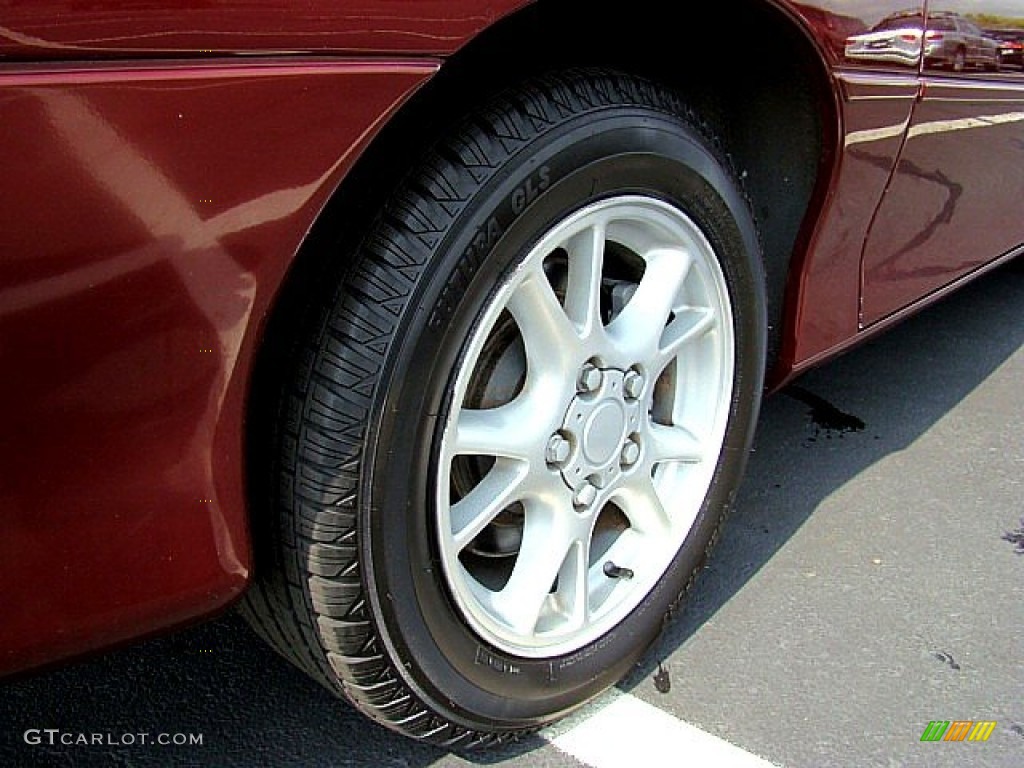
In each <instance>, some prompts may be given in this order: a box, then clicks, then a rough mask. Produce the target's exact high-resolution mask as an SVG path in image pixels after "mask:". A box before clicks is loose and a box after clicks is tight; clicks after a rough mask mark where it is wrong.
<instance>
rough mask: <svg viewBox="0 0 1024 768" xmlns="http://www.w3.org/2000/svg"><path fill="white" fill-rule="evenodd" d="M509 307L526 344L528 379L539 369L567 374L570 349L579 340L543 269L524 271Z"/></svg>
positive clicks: (559, 375) (538, 373)
mask: <svg viewBox="0 0 1024 768" xmlns="http://www.w3.org/2000/svg"><path fill="white" fill-rule="evenodd" d="M508 310H509V312H511V313H512V317H513V318H515V321H516V325H518V326H519V332H520V334H522V337H523V342H524V344H525V345H526V361H527V374H526V375H527V380H528V381H529V380H530V379H536V378H537V377H538V376H539V375H540V373H541V372H543V373H544V374H554V375H556V376H558V377H564V376H565V375H567V374H568V372H569V369H570V365H571V361H570V357H571V352H572V351H573V350H575V348H576V347H577V346H578V345H579V341H580V339H579V336H578V335H577V334H576V331H575V329H574V328H573V325H572V323H571V322H570V321H569V317H568V316H567V315H566V314H565V310H564V309H563V308H562V305H561V304H560V303H559V301H558V297H557V296H556V295H555V292H554V290H552V288H551V283H549V282H548V279H547V277H546V276H545V275H544V273H543V271H541V270H540V269H539V268H538V269H534V270H531V271H530V272H529V273H528V274H527V276H526V278H525V279H524V280H523V282H522V283H521V284H520V285H519V286H518V287H517V288H516V290H515V291H514V292H513V294H512V296H511V298H510V299H509V302H508Z"/></svg>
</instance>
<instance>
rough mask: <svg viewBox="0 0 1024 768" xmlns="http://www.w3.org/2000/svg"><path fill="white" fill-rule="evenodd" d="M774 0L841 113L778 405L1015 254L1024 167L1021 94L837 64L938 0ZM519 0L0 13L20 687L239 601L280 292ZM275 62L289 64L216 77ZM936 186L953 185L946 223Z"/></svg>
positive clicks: (789, 316)
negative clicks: (830, 365) (37, 670)
mask: <svg viewBox="0 0 1024 768" xmlns="http://www.w3.org/2000/svg"><path fill="white" fill-rule="evenodd" d="M554 1H556V2H557V1H558V0H554ZM765 1H766V2H771V3H772V5H773V6H775V7H776V8H777V9H778V10H779V11H780V12H781V13H783V14H785V16H786V18H787V19H788V21H789V23H791V24H793V25H795V26H796V27H798V28H799V29H801V30H802V31H803V33H804V34H805V35H806V38H807V40H808V41H809V42H810V44H811V46H812V47H813V49H814V50H815V51H816V54H817V56H818V58H819V59H820V67H821V73H822V75H823V77H824V79H825V81H826V82H827V84H828V86H829V88H830V89H831V94H832V97H831V101H830V102H829V103H827V104H824V105H823V106H822V119H823V121H824V123H825V125H824V128H825V136H824V142H825V145H824V148H823V157H822V163H821V168H820V178H819V182H818V186H817V189H816V191H815V194H814V197H813V200H812V205H811V208H810V210H809V211H808V213H807V216H806V218H805V221H804V225H803V229H802V231H801V234H800V237H799V241H798V247H797V249H796V251H795V252H794V254H793V257H792V260H791V271H790V276H789V283H788V289H787V291H788V292H787V301H786V308H785V312H786V325H785V329H784V332H783V346H782V352H781V356H780V358H779V360H778V361H776V365H775V370H774V373H773V377H772V385H773V386H779V385H781V383H783V382H784V381H786V380H787V379H788V378H790V377H791V376H793V375H794V374H795V373H797V372H799V371H801V370H804V369H806V368H807V367H809V366H811V365H813V364H815V363H817V362H820V361H822V360H825V359H827V358H828V357H830V356H832V355H835V354H837V353H838V352H839V351H841V350H842V349H844V348H846V347H847V346H849V345H851V344H853V343H857V342H858V341H860V340H861V339H863V338H865V337H866V335H867V334H868V333H870V332H872V331H874V330H878V329H881V328H883V327H885V326H886V325H887V324H888V323H891V322H893V321H894V319H895V318H898V317H900V316H902V314H904V313H907V312H909V311H913V310H914V309H915V308H916V307H919V306H921V305H923V303H924V302H927V301H929V300H932V299H934V298H936V297H938V296H940V295H942V293H943V291H945V290H948V289H949V286H950V285H951V283H950V281H953V280H957V279H961V280H962V279H966V278H968V277H969V276H970V275H972V274H975V273H976V272H977V271H979V270H981V269H984V268H987V267H988V266H990V265H991V264H992V263H994V262H993V261H992V260H993V259H994V258H996V257H998V256H1000V254H1007V253H1010V252H1013V250H1014V249H1017V248H1018V247H1019V246H1020V244H1021V243H1022V242H1024V228H1022V224H1021V222H1022V221H1024V217H1021V216H1020V215H1019V200H1020V199H1022V195H1021V193H1022V192H1024V188H1022V185H1024V177H1022V176H1021V174H1020V173H1019V170H1018V172H1017V174H1016V175H1008V174H1005V173H1003V174H1001V173H1000V172H999V170H998V169H999V168H1000V167H1003V166H1005V165H1006V162H1001V160H1000V158H1006V157H1011V158H1013V160H1012V161H1009V162H1013V163H1015V165H1013V166H1012V167H1014V168H1017V169H1019V168H1020V167H1021V164H1022V161H1021V156H1022V153H1024V135H1022V134H1021V126H1022V125H1024V122H1020V121H1017V120H1015V119H1011V118H1014V116H1015V115H1016V114H1017V113H1018V112H1024V106H1022V104H1021V93H1022V88H1024V73H1007V72H1003V73H997V76H994V77H990V76H984V75H982V74H980V73H970V74H963V73H952V72H937V71H931V70H929V71H925V70H923V68H922V61H921V57H917V58H914V57H911V58H910V59H909V60H907V59H906V58H905V57H904V58H903V59H897V57H890V56H888V55H887V52H886V51H885V50H882V51H881V53H882V54H885V55H879V56H875V55H874V53H873V52H876V51H878V50H880V49H877V48H870V49H869V53H868V54H864V53H863V52H861V53H857V54H856V55H855V56H848V55H847V53H848V50H853V48H848V46H849V45H850V42H851V39H854V40H856V39H857V38H858V37H860V38H863V36H865V35H868V36H870V35H872V34H874V33H875V32H876V31H877V30H879V29H884V27H885V20H886V17H887V16H889V15H890V14H892V13H896V12H910V13H911V21H910V22H909V23H911V24H913V23H917V24H918V27H919V31H920V33H921V34H922V35H923V32H924V29H923V23H924V22H923V18H924V16H923V11H924V8H923V5H924V3H923V1H922V2H919V3H917V6H918V7H916V8H914V7H912V6H914V3H913V2H910V3H907V2H906V0H891V1H890V2H886V1H885V0H816V1H815V2H808V3H796V2H789V1H788V0H765ZM941 1H942V2H945V3H946V5H947V6H955V3H956V2H958V1H959V0H941ZM982 1H983V2H985V1H988V0H982ZM936 2H939V0H936ZM525 4H526V0H490V1H488V2H484V1H483V0H377V1H373V0H359V1H358V2H344V1H343V0H333V1H332V0H314V1H313V2H307V3H301V4H296V3H293V2H289V1H286V0H223V1H219V2H212V1H210V0H187V1H186V2H176V1H172V0H145V1H144V2H134V3H125V2H123V1H119V0H94V1H93V2H88V3H81V2H74V1H73V0H63V1H60V0H32V1H31V2H28V1H26V2H10V3H7V4H5V5H4V7H3V8H2V10H0V169H2V173H3V181H2V186H0V196H2V197H0V411H2V413H0V419H2V423H3V424H4V429H3V430H0V460H2V462H3V466H4V470H3V472H2V473H0V531H2V532H3V535H2V536H0V608H2V609H3V613H4V619H3V621H2V622H0V672H4V671H11V670H16V669H22V668H28V667H32V666H35V665H37V664H39V663H43V662H45V661H50V660H55V659H59V658H61V657H65V656H68V655H71V654H75V653H80V652H82V651H84V650H88V649H90V648H99V647H103V646H106V645H109V644H111V643H113V642H117V641H119V640H122V639H128V638H132V637H136V636H138V635H140V634H144V633H148V632H152V631H156V630H158V629H162V628H166V627H170V626H173V625H175V624H178V623H181V622H183V621H187V620H191V619H194V618H197V617H201V616H203V615H207V614H209V613H210V612H212V611H215V610H217V609H219V608H221V607H223V606H224V605H226V604H227V603H228V602H230V601H231V600H232V599H233V598H234V597H235V596H237V595H238V594H239V593H240V592H241V591H242V590H243V589H244V588H245V585H246V583H247V579H248V574H249V569H250V567H251V563H250V553H249V543H248V531H247V525H246V499H245V494H244V483H243V464H244V457H243V455H242V433H243V422H244V413H245V398H246V393H247V387H248V384H249V379H250V374H251V363H252V360H253V356H254V353H255V351H256V348H257V346H258V342H259V334H260V328H261V324H262V322H263V320H264V318H265V315H266V313H267V312H268V310H269V308H270V307H271V306H272V303H273V298H274V296H275V294H276V292H277V290H278V289H279V287H280V284H281V281H282V279H283V277H284V275H285V273H286V271H287V269H288V267H289V265H290V264H291V262H292V260H293V258H294V255H295V253H296V252H297V250H298V249H299V246H300V244H301V242H302V240H303V238H304V236H305V234H306V233H307V232H308V230H309V228H310V226H312V224H313V222H314V220H315V219H316V216H317V214H318V213H319V212H320V211H321V209H322V208H323V206H324V204H325V202H326V201H327V199H328V198H329V197H330V195H331V194H332V192H333V191H334V190H335V189H336V187H337V186H338V184H339V183H341V181H342V180H343V178H344V176H345V173H346V171H347V170H348V169H349V168H350V167H351V165H352V163H353V162H354V160H355V159H356V157H357V156H358V154H359V153H360V151H361V150H362V148H363V147H364V146H365V145H366V144H367V143H368V142H370V141H371V140H372V139H373V136H374V134H375V132H376V130H377V128H379V126H380V125H381V124H382V122H384V121H385V120H386V119H387V118H388V117H389V116H390V115H391V114H392V113H393V112H394V110H396V109H398V108H399V107H400V105H401V103H402V102H403V100H404V99H405V98H406V97H407V96H408V95H409V94H410V93H411V92H412V91H413V90H415V89H416V88H417V87H418V86H419V85H420V84H422V83H423V82H424V81H425V80H426V79H428V78H429V77H430V76H431V74H432V73H433V72H434V71H435V70H436V69H437V67H438V66H441V60H440V59H437V60H434V59H424V58H422V57H423V56H424V55H426V54H431V55H435V54H436V55H439V56H444V55H447V54H449V53H452V52H454V51H455V50H457V49H458V48H459V47H460V46H461V45H462V44H463V43H465V42H466V41H467V40H469V39H470V38H472V37H473V35H475V34H476V33H477V32H479V31H480V30H482V29H483V28H485V27H486V26H487V25H489V24H490V23H492V22H493V21H494V20H496V19H498V18H500V17H503V16H505V15H507V14H508V13H511V12H514V11H515V10H516V9H517V8H519V7H520V6H523V5H525ZM947 10H948V8H947ZM914 14H919V15H920V20H919V21H917V22H914V21H913V18H912V17H913V15H914ZM912 32H913V30H910V31H908V32H906V34H907V35H908V36H909V37H912ZM904 42H906V41H904ZM271 52H277V53H282V54H288V55H282V56H274V57H271V56H264V57H262V58H238V59H230V58H223V57H221V56H222V54H233V53H246V54H253V53H264V54H267V53H271ZM297 53H298V54H310V53H317V54H329V55H330V56H331V57H334V58H326V57H325V58H313V57H310V56H308V55H305V56H303V55H296V54H297ZM352 54H366V55H367V56H366V57H363V58H358V59H352V58H344V56H345V55H347V56H351V55H352ZM370 54H372V58H371V57H370ZM156 57H159V58H156ZM206 57H210V58H209V59H208V60H207V58H206ZM218 57H221V58H218ZM126 59H135V60H134V61H126ZM146 61H148V63H140V62H146ZM90 62H91V63H90ZM759 65H764V62H760V63H759ZM997 105H998V106H997ZM994 115H1000V116H1002V117H1001V118H1000V121H998V122H993V121H992V120H991V119H989V120H988V122H987V123H985V124H982V123H980V122H978V121H979V120H981V119H982V118H991V117H992V116H994ZM936 125H939V126H940V127H945V128H949V130H941V131H939V130H932V129H931V128H929V126H931V127H934V126H936ZM908 130H909V135H908ZM915 131H916V132H915ZM979 134H981V135H983V136H984V137H985V138H984V139H983V140H982V141H980V142H978V141H976V139H975V137H976V136H977V135H979ZM967 147H970V149H969V151H967V152H965V148H967ZM901 153H902V154H901ZM933 168H940V169H941V172H942V173H945V174H946V179H944V180H943V182H946V181H948V182H950V183H951V184H956V185H958V186H959V189H960V191H959V193H958V196H957V197H956V199H955V201H954V202H955V204H954V205H952V207H951V208H950V207H948V206H947V205H946V203H947V202H948V200H949V199H950V198H949V195H948V194H947V195H946V197H945V198H943V196H942V195H943V193H942V189H948V185H947V187H943V183H940V182H939V181H938V177H937V176H934V174H933V177H932V178H924V177H927V176H928V174H929V173H931V169H933ZM921 169H924V171H923V173H922V171H921ZM922 185H924V187H925V188H926V191H925V192H924V195H925V199H926V201H927V205H925V206H918V205H917V203H916V200H917V197H918V196H919V195H920V194H921V187H922ZM993 185H995V186H996V187H997V188H998V190H997V193H996V195H994V196H993V195H992V194H991V193H992V187H993ZM928 195H932V197H931V198H929V197H928ZM991 197H995V198H996V199H997V200H999V201H1000V202H999V203H997V204H995V205H987V204H985V203H983V200H988V199H991ZM946 211H948V212H949V215H948V217H946V216H945V213H944V212H946ZM940 214H941V215H940ZM944 217H945V218H944ZM936 222H937V223H936ZM979 224H980V225H981V226H982V227H984V228H985V229H984V231H983V232H982V233H981V234H980V235H979V234H978V227H979ZM966 233H971V234H969V235H968V234H966ZM966 237H969V238H970V240H969V241H968V240H964V239H958V238H966ZM908 243H909V244H911V245H912V247H910V248H907V247H905V246H906V245H907V244H908Z"/></svg>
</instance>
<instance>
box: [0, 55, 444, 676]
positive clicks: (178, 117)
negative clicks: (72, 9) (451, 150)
mask: <svg viewBox="0 0 1024 768" xmlns="http://www.w3.org/2000/svg"><path fill="white" fill-rule="evenodd" d="M436 66H437V65H436V64H435V63H434V62H430V61H419V62H417V61H412V60H410V61H408V62H402V63H396V62H384V61H382V62H374V63H359V62H349V63H323V62H310V61H306V62H294V63H287V64H284V65H281V64H273V63H271V64H265V63H260V62H245V63H244V65H237V66H230V67H223V66H209V67H196V66H189V67H184V66H182V67H173V66H167V65H164V66H162V67H161V68H160V69H152V70H147V69H123V68H117V69H99V70H96V69H90V70H82V69H74V68H70V69H69V68H50V69H45V70H39V71H31V72H19V73H4V74H2V75H0V146H2V147H3V163H4V185H3V191H2V194H3V204H2V205H0V233H3V234H2V238H3V240H2V243H3V245H2V258H0V371H2V372H3V375H2V376H0V409H2V412H3V414H2V423H3V424H4V428H3V430H2V431H0V455H2V456H3V465H4V469H3V472H2V474H0V531H3V535H2V536H0V584H2V585H3V588H2V591H0V595H2V597H0V602H2V604H3V621H2V622H0V649H2V656H0V670H12V669H18V668H22V667H28V666H32V665H34V664H36V663H39V662H42V661H45V660H48V659H53V658H57V657H60V656H64V655H66V654H68V653H72V652H79V651H82V650H86V649H88V648H91V647H100V646H104V645H107V644H109V643H111V642H114V641H117V640H121V639H124V638H129V637H133V636H136V635H138V634H140V633H143V632H147V631H150V630H152V629H155V628H158V627H163V626H168V625H171V624H175V623H178V622H181V621H182V620H185V619H188V618H191V617H193V616H196V615H201V614H204V613H208V612H210V611H211V610H214V609H216V608H219V607H221V606H223V605H224V604H225V603H226V602H228V601H229V600H230V599H231V598H233V597H234V596H235V595H237V594H238V593H239V592H240V591H241V590H242V589H243V588H244V586H245V584H246V581H247V578H248V574H249V569H250V554H249V545H248V534H247V526H246V517H245V508H246V507H245V499H244V493H243V490H244V489H243V475H242V466H243V461H242V431H243V430H242V425H243V414H244V403H245V395H246V391H247V386H248V380H249V368H250V363H251V360H252V356H253V352H254V347H255V344H256V341H257V338H258V330H259V327H260V322H261V320H262V318H263V316H264V314H265V312H266V310H267V307H268V305H269V304H270V302H271V299H272V297H273V295H274V293H275V291H276V290H277V288H278V286H279V284H280V281H281V279H282V277H283V275H284V272H285V270H286V269H287V267H288V265H289V263H290V261H291V259H292V257H293V255H294V254H295V252H296V251H297V249H298V247H299V245H300V242H301V240H302V238H303V236H304V234H305V233H306V231H307V230H308V228H309V227H310V225H311V224H312V222H313V220H314V218H315V217H316V215H317V213H318V212H319V210H320V208H321V207H322V205H323V203H324V202H325V200H326V199H327V197H328V196H329V195H330V193H331V192H332V190H333V189H334V187H335V186H336V184H337V182H338V180H339V179H340V178H341V176H342V175H343V174H344V172H345V170H346V169H347V168H348V167H349V165H350V163H351V162H352V160H353V159H354V157H355V155H356V153H357V152H358V150H359V148H360V147H361V146H362V145H363V144H364V143H365V141H366V140H367V138H368V137H369V135H371V134H372V133H373V131H374V129H375V128H376V127H377V126H379V125H380V123H381V121H382V120H383V119H384V118H385V117H386V116H387V115H388V114H389V113H390V112H391V111H392V110H393V109H394V108H395V106H396V105H397V104H399V103H400V102H401V101H402V100H403V99H404V98H405V97H406V96H407V95H408V94H409V93H410V91H411V90H413V89H414V88H415V87H416V86H417V85H418V84H419V83H421V82H422V81H423V80H424V79H425V78H427V77H428V76H429V75H430V74H431V73H433V72H434V71H435V69H436Z"/></svg>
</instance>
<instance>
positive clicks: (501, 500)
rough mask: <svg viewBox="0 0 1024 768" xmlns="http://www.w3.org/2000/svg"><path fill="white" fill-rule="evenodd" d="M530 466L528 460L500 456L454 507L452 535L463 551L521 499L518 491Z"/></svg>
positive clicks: (456, 549)
mask: <svg viewBox="0 0 1024 768" xmlns="http://www.w3.org/2000/svg"><path fill="white" fill-rule="evenodd" d="M528 470H529V465H528V464H526V463H525V462H518V461H510V460H508V459H498V460H497V461H496V462H495V464H494V466H493V467H491V470H490V472H488V473H487V475H486V476H485V477H484V478H483V479H482V480H481V481H480V482H479V483H477V484H476V486H474V488H473V490H471V491H470V492H469V493H467V494H466V495H465V496H464V497H463V498H461V499H459V501H458V502H456V503H455V504H453V505H452V507H451V520H450V523H451V527H450V530H451V535H452V539H453V541H454V542H455V551H456V552H461V551H462V550H463V549H465V548H466V547H467V546H468V545H469V544H470V542H472V541H473V539H475V538H476V537H477V536H478V535H479V534H480V532H481V531H482V530H483V529H484V528H486V527H487V525H488V524H489V523H490V522H491V521H492V520H493V519H494V518H495V517H496V516H497V514H498V513H499V512H501V511H502V510H503V509H505V507H507V506H508V505H509V504H511V503H512V502H513V501H516V500H517V499H518V497H517V495H516V494H517V492H519V491H520V489H521V488H522V483H523V480H524V478H525V477H526V475H527V472H528Z"/></svg>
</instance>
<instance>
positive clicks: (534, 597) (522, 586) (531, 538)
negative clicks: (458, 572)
mask: <svg viewBox="0 0 1024 768" xmlns="http://www.w3.org/2000/svg"><path fill="white" fill-rule="evenodd" d="M558 514H559V513H558V511H557V510H553V509H548V508H545V507H538V506H537V505H528V507H527V510H526V523H525V526H524V528H523V542H522V546H521V547H520V550H519V557H518V558H517V560H516V565H515V568H514V569H513V570H512V575H511V576H510V577H509V580H508V583H507V584H505V587H504V589H502V590H501V592H499V593H497V594H495V595H494V600H493V607H494V609H495V610H496V612H497V613H498V614H499V615H500V616H501V618H502V620H503V621H504V622H505V623H506V624H507V625H508V626H509V627H511V628H512V629H513V630H514V631H515V632H516V633H518V634H521V635H532V634H534V632H535V630H536V627H537V621H538V620H539V618H540V614H541V610H542V609H543V607H544V603H545V601H546V600H547V598H548V595H549V594H550V593H551V587H552V586H553V585H554V583H555V579H556V578H557V577H558V574H559V571H561V570H562V565H563V563H565V558H566V554H567V553H568V552H569V549H570V547H571V546H572V544H573V542H572V541H571V537H570V536H568V535H567V530H566V526H564V525H560V524H558Z"/></svg>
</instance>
